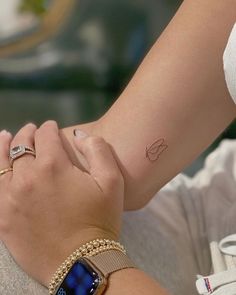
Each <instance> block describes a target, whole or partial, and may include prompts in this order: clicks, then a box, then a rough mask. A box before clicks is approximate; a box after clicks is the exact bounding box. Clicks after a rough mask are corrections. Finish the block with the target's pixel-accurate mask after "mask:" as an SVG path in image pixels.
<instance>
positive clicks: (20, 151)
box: [9, 145, 36, 166]
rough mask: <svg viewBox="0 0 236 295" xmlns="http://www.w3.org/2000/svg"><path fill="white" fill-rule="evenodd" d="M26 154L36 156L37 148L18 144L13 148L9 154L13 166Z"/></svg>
mask: <svg viewBox="0 0 236 295" xmlns="http://www.w3.org/2000/svg"><path fill="white" fill-rule="evenodd" d="M26 154H30V155H32V156H34V157H35V156H36V153H35V150H34V149H33V148H31V147H28V146H25V145H18V146H15V147H13V148H11V149H10V155H9V159H10V163H11V166H13V163H14V161H15V160H16V159H18V158H20V157H22V156H24V155H26Z"/></svg>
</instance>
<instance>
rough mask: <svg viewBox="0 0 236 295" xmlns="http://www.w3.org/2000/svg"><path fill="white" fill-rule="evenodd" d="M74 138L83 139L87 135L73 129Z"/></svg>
mask: <svg viewBox="0 0 236 295" xmlns="http://www.w3.org/2000/svg"><path fill="white" fill-rule="evenodd" d="M74 136H75V137H77V138H85V137H87V136H88V134H87V133H85V132H84V131H82V130H80V129H75V130H74Z"/></svg>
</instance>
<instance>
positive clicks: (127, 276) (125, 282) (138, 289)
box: [106, 269, 168, 295]
mask: <svg viewBox="0 0 236 295" xmlns="http://www.w3.org/2000/svg"><path fill="white" fill-rule="evenodd" d="M120 294H122V295H130V294H136V295H153V294H155V295H167V294H168V293H167V292H166V291H165V290H164V289H163V288H161V287H160V285H159V284H158V283H157V282H156V281H154V280H153V279H152V278H150V277H149V276H147V275H146V274H145V273H144V272H142V271H141V270H138V269H125V270H122V271H119V272H116V273H114V274H112V275H111V277H110V281H109V287H108V289H107V292H106V295H120Z"/></svg>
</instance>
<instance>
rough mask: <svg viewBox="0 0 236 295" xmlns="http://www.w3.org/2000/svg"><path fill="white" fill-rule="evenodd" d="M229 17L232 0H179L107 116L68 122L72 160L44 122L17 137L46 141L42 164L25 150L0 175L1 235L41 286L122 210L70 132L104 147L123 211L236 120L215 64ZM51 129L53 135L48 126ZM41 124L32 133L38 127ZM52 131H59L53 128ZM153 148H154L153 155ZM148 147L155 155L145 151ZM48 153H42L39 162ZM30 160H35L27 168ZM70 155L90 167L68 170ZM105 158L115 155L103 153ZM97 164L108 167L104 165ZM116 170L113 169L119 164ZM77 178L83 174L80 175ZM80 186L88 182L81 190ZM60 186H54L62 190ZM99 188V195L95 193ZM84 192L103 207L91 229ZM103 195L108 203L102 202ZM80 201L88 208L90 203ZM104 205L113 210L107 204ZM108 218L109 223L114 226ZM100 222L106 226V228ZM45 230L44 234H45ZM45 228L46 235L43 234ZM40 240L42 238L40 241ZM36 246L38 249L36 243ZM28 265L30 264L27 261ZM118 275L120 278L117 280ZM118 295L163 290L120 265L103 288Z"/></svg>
mask: <svg viewBox="0 0 236 295" xmlns="http://www.w3.org/2000/svg"><path fill="white" fill-rule="evenodd" d="M235 19H236V2H235V1H234V0H218V1H215V0H208V1H205V0H185V1H184V2H183V4H182V6H181V7H180V9H179V11H178V13H177V14H176V16H175V17H174V18H173V20H172V21H171V23H170V24H169V26H168V27H167V28H166V30H165V32H164V33H163V34H162V36H161V37H160V39H159V40H158V41H157V43H156V44H155V45H154V47H153V48H152V50H151V51H150V53H149V54H148V56H147V57H146V59H145V60H144V62H143V63H142V65H141V66H140V68H139V69H138V71H137V73H136V74H135V76H134V78H133V79H132V81H131V82H130V84H129V85H128V86H127V88H126V89H125V91H124V92H123V93H122V94H121V96H120V97H119V99H118V100H117V102H116V103H115V104H114V105H113V106H112V108H111V109H110V110H109V111H108V113H107V114H105V115H104V116H103V117H102V118H101V119H100V120H99V121H97V122H93V123H89V124H86V125H79V126H76V127H70V128H68V129H65V130H63V131H62V132H61V138H62V140H63V145H64V147H65V148H66V149H67V152H68V153H69V155H70V159H69V158H68V157H67V153H65V151H64V150H63V148H62V146H61V142H60V141H59V139H58V137H57V139H55V141H54V140H53V137H52V133H50V132H49V134H48V133H47V132H48V131H47V128H45V126H44V127H42V129H43V132H41V135H40V136H39V134H40V131H39V133H38V131H37V132H36V134H35V127H34V128H33V127H31V128H32V129H33V130H31V133H30V132H29V133H27V135H24V136H23V137H19V136H18V137H16V138H15V141H13V145H15V144H17V143H24V144H27V143H28V141H27V140H29V141H31V144H32V143H33V140H34V138H35V145H36V150H37V147H39V146H38V144H40V142H43V143H44V147H47V149H44V153H42V155H41V156H40V153H39V154H38V151H40V150H41V149H40V148H39V149H38V150H37V157H38V159H40V160H37V157H36V160H34V159H32V157H27V156H26V157H24V158H23V159H21V160H17V161H16V165H14V172H13V175H12V174H11V173H7V175H4V176H3V177H1V179H0V181H1V184H0V188H1V196H4V198H3V203H2V204H3V206H2V207H1V210H2V212H1V214H0V216H1V221H0V236H1V239H2V240H3V241H4V242H5V243H6V245H7V246H8V248H9V250H10V251H11V252H12V254H13V256H14V257H15V259H16V261H18V263H19V264H20V265H21V266H22V267H23V268H24V269H25V270H26V271H27V272H28V273H29V274H30V275H32V276H33V277H35V278H36V279H38V280H39V281H41V282H42V283H44V284H47V283H48V280H49V277H50V275H51V274H52V273H53V272H54V271H55V269H56V265H58V264H59V261H60V262H61V261H63V260H64V259H65V258H66V257H67V254H70V253H69V252H71V250H72V248H73V247H75V244H76V247H78V246H79V245H80V242H85V239H91V238H92V237H93V238H94V237H97V236H98V235H99V237H101V236H103V235H109V236H110V235H111V234H112V236H113V235H114V233H115V231H114V229H116V226H117V224H118V223H119V222H118V219H116V218H115V217H114V216H119V214H120V212H121V211H122V207H123V202H121V201H120V200H123V194H122V195H120V189H121V186H122V187H123V184H122V185H121V184H120V183H119V185H117V182H116V181H115V183H116V185H114V182H113V181H114V178H113V177H112V181H111V179H109V181H108V183H107V184H106V185H108V187H109V188H112V189H113V190H114V191H113V190H112V192H111V191H110V194H108V195H107V193H105V196H104V194H103V193H104V192H105V191H106V190H105V189H106V188H107V186H106V185H105V186H104V187H103V186H101V185H99V186H97V185H98V184H100V182H99V181H98V180H99V179H100V180H102V179H103V176H104V177H105V179H107V177H108V175H103V172H104V170H106V169H102V168H101V167H104V166H101V167H100V169H98V170H97V171H99V172H100V173H101V175H100V176H101V178H100V177H98V178H97V175H96V177H94V175H92V174H91V172H90V169H91V167H92V166H91V165H90V160H91V159H90V157H89V155H88V154H86V153H85V151H84V150H83V149H82V147H81V146H78V145H77V143H75V142H74V137H73V130H74V129H75V128H76V129H77V128H79V129H81V130H84V131H87V133H88V134H90V135H100V136H102V137H104V139H105V140H106V142H108V143H109V144H110V145H111V147H112V150H113V153H114V155H115V157H116V159H117V161H118V164H119V166H120V168H121V170H122V174H123V175H124V182H125V200H124V201H125V206H124V207H125V208H126V209H136V208H140V207H142V206H143V205H145V204H146V203H147V202H148V201H149V200H150V198H151V197H152V196H153V195H154V193H155V192H156V191H158V190H159V189H160V188H161V187H162V186H163V185H164V184H165V183H166V182H167V181H169V180H170V179H171V178H172V177H173V176H175V175H176V174H177V173H178V172H179V171H181V170H182V169H183V168H184V167H185V166H186V165H188V164H189V163H190V162H192V160H193V159H195V158H196V156H197V155H199V154H200V153H201V152H202V151H203V150H204V149H205V148H206V147H207V146H208V145H209V144H210V143H211V142H212V141H213V140H214V139H215V138H216V137H217V136H218V135H219V134H220V133H221V132H222V131H223V130H224V129H225V128H226V127H227V126H228V125H229V124H230V122H231V121H232V120H233V119H234V118H235V112H236V111H235V105H234V103H233V102H232V99H231V97H230V95H229V93H228V90H227V87H226V83H225V80H224V73H223V65H222V55H223V51H224V48H225V45H226V42H227V39H228V36H229V33H230V31H231V29H232V27H233V24H234V22H235ZM46 127H47V125H46ZM48 128H49V127H48ZM50 128H52V126H51V127H50ZM50 128H49V130H51V129H50ZM53 128H54V129H53V130H54V132H55V130H56V127H55V125H54V127H53ZM42 129H39V130H41V131H42ZM56 133H57V135H58V131H57V132H56ZM54 135H55V133H54ZM2 136H3V135H2ZM47 136H48V137H47ZM38 137H39V138H40V140H38ZM95 138H96V137H95ZM16 139H17V140H16ZM99 140H100V139H99ZM163 140H164V141H163ZM10 141H11V139H10V136H9V135H8V139H6V134H5V135H4V139H3V137H2V138H1V141H0V142H1V152H0V154H1V155H2V157H1V161H0V162H1V165H4V167H5V166H6V167H8V166H9V163H8V158H7V156H6V155H7V152H8V150H9V145H10ZM4 142H5V144H3V143H4ZM52 142H53V143H54V144H52ZM158 142H159V144H158V147H157V148H156V144H157V143H158ZM29 144H30V143H29ZM51 144H52V146H53V148H52V146H51ZM101 145H102V144H100V148H101ZM153 147H155V148H156V151H154V152H153V151H152V148H153ZM41 148H42V146H41ZM93 148H95V147H94V146H93ZM100 148H99V149H97V148H95V151H96V156H97V155H99V154H100V152H101V154H102V158H103V160H104V161H105V160H106V159H107V157H108V158H110V156H109V155H110V150H109V149H105V151H104V150H103V149H102V151H101V149H100ZM58 149H59V150H58ZM77 149H78V150H77ZM150 149H151V151H152V152H153V153H152V152H151V153H150ZM85 150H86V149H85ZM49 151H50V152H49ZM47 152H49V154H47ZM153 154H154V159H153V158H152V156H153ZM55 155H57V157H55ZM90 156H91V154H90ZM45 159H47V161H46V162H45ZM58 159H60V161H59V160H58ZM93 159H96V157H93ZM32 161H33V162H34V164H33V165H31V163H32ZM72 161H73V163H74V164H76V166H78V167H82V168H83V169H84V170H86V171H87V172H88V173H87V174H86V173H85V172H82V170H80V169H78V168H75V165H72ZM109 161H113V160H111V158H110V160H109ZM105 162H106V161H105ZM62 163H63V166H62ZM109 163H110V162H109ZM100 164H101V163H100ZM113 164H114V162H113ZM29 165H31V166H30V171H31V172H32V173H30V175H29V173H27V175H25V174H24V173H25V171H28V170H29ZM102 165H105V164H104V162H103V161H102ZM76 169H77V170H76ZM116 169H118V168H117V166H116ZM116 169H115V170H116ZM72 171H73V172H72ZM74 171H76V173H75V172H74ZM108 171H109V169H108ZM116 171H117V170H116ZM65 172H66V173H65ZM73 173H75V175H76V179H75V175H74V174H73ZM78 174H80V176H81V177H78ZM24 175H25V177H23V176H24ZM66 175H70V177H68V176H66ZM82 175H83V176H82ZM85 175H86V176H85ZM109 175H110V173H109ZM116 177H117V175H116ZM108 178H109V177H108ZM39 179H40V180H41V181H39ZM45 179H47V180H49V179H50V180H51V181H47V183H46V185H45V186H43V187H42V185H41V183H42V182H43V183H45ZM119 179H120V178H119ZM116 180H117V179H116ZM64 181H65V182H64ZM71 181H72V182H71ZM110 181H111V183H110ZM122 183H123V182H122ZM62 184H63V185H62ZM85 184H88V185H86V186H85ZM58 186H59V187H60V188H61V189H60V190H59V191H58V190H57V187H58ZM101 187H103V189H104V191H103V190H102V191H101V189H99V188H101ZM64 189H66V190H64ZM71 190H72V191H71ZM117 191H119V193H117ZM113 193H115V197H114V198H115V200H116V202H118V204H119V206H118V208H119V210H120V211H119V214H118V215H114V216H113V214H114V213H115V212H117V211H114V212H113V211H112V212H113V214H112V215H111V216H112V217H110V218H109V216H110V215H106V214H107V213H108V212H109V210H107V208H106V207H105V208H106V210H105V211H104V212H103V213H106V214H101V212H102V210H103V206H102V205H101V204H104V205H106V204H107V200H109V197H111V196H113ZM116 193H117V195H116ZM68 196H69V198H71V200H73V202H72V203H73V206H72V205H71V206H72V207H69V205H68ZM85 196H86V197H87V198H85ZM90 196H91V197H92V196H93V198H96V197H97V198H98V199H99V200H100V201H101V203H99V208H100V210H101V211H100V210H99V212H97V211H95V213H94V214H95V216H96V217H97V218H96V220H90V222H91V223H92V224H93V225H94V226H93V227H92V229H93V230H94V231H92V233H91V232H90V230H91V227H90V226H89V230H88V227H87V225H88V224H90V222H85V220H86V219H85V220H84V218H85V217H86V216H88V214H87V213H88V212H90V211H89V210H91V208H93V207H91V206H92V205H93V204H91V203H90ZM104 199H105V200H106V202H105V203H103V201H104ZM39 200H40V201H39ZM53 200H54V201H53ZM58 200H60V202H58ZM77 202H78V203H77ZM80 202H82V203H83V202H84V203H83V206H81V204H80ZM87 202H88V203H87ZM29 204H30V205H31V206H29ZM55 204H56V208H55ZM86 204H87V205H88V204H89V206H88V207H87V205H86ZM76 205H77V206H78V208H77V209H78V210H80V212H81V215H80V214H76V218H79V219H78V220H77V219H76V218H75V216H74V218H75V219H73V218H72V220H73V223H72V224H75V225H76V226H75V228H74V232H73V231H72V229H71V224H70V228H69V227H67V226H68V224H66V222H65V221H66V220H69V219H70V223H71V210H72V211H73V209H74V208H76ZM110 206H111V208H113V207H112V204H110ZM32 208H33V210H32ZM65 208H66V212H67V214H68V215H67V218H66V216H64V218H63V221H64V222H63V226H62V227H61V226H59V225H61V222H60V218H58V214H56V213H54V214H51V213H52V212H54V211H55V212H57V213H58V212H59V213H61V214H64V209H65ZM96 208H97V206H96ZM96 208H94V210H95V209H96ZM55 209H56V210H55ZM109 209H110V208H109ZM113 209H114V210H116V209H115V208H113ZM68 212H69V213H68ZM41 214H42V218H39V219H37V218H35V216H41ZM44 214H46V215H44ZM65 214H66V213H65ZM100 214H101V215H100ZM89 215H90V214H89ZM104 215H105V218H106V220H105V221H104V219H103V218H104ZM59 216H60V214H59ZM82 217H83V218H82ZM16 218H17V221H18V222H16ZM107 218H108V220H107ZM113 219H114V220H113ZM107 221H109V222H107ZM113 221H114V222H115V224H113V223H112V222H113ZM77 222H78V223H77ZM94 222H95V224H94ZM96 222H98V224H96ZM116 222H117V223H116ZM55 224H56V225H57V226H55ZM104 224H105V225H107V226H105V227H104ZM77 226H78V227H79V230H78V228H77ZM45 228H47V229H51V230H49V231H45V230H44V229H45ZM55 228H57V231H55ZM26 229H27V230H26ZM42 229H43V230H42ZM87 230H88V231H87ZM38 231H39V233H40V234H38ZM68 231H69V232H70V235H69V237H68V236H67V233H68ZM48 232H49V233H51V235H49V236H48ZM79 232H80V234H81V235H79ZM36 233H37V234H36ZM85 233H86V234H85ZM22 237H24V238H22ZM52 237H53V239H52ZM62 237H63V241H66V244H64V243H63V245H64V246H63V247H61V248H60V249H59V248H58V243H59V241H61V240H62ZM82 237H83V238H82ZM42 242H43V243H45V244H43V245H42V244H40V243H42ZM38 243H39V245H41V247H39V246H37V245H38ZM16 244H17V248H16V247H15V245H16ZM41 249H43V251H42V250H41ZM29 253H30V255H29ZM31 255H32V257H35V260H34V259H33V260H32V259H29V257H31ZM37 255H39V257H41V260H40V261H43V263H42V262H41V266H43V267H41V269H43V272H42V273H38V271H37V264H38V263H39V259H37V257H36V256H37ZM29 260H30V261H29ZM32 261H34V263H35V264H32ZM121 281H122V284H120V282H121ZM137 281H138V283H137ZM146 286H148V290H147V287H146ZM133 288H136V289H133ZM118 290H119V291H118ZM134 290H135V292H134ZM115 292H116V293H115ZM118 292H119V294H131V293H133V292H134V293H135V294H165V291H162V290H161V289H160V287H159V286H158V285H157V284H156V283H155V282H152V281H151V280H150V279H149V278H148V277H147V276H146V275H145V274H143V273H142V272H140V271H139V270H127V271H120V272H117V273H116V274H114V275H113V276H112V277H111V285H110V287H109V290H108V291H107V294H112V295H113V294H118Z"/></svg>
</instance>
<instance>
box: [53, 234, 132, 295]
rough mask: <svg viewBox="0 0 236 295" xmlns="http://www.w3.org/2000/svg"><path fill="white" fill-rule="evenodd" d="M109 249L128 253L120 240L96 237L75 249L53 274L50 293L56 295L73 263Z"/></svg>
mask: <svg viewBox="0 0 236 295" xmlns="http://www.w3.org/2000/svg"><path fill="white" fill-rule="evenodd" d="M108 250H117V251H120V252H122V253H124V254H126V251H125V248H124V246H122V245H121V244H120V243H119V242H116V241H112V240H107V239H96V240H93V241H90V242H88V243H86V244H85V245H83V246H81V247H80V248H78V249H77V250H75V251H74V252H73V253H72V254H71V255H70V256H69V257H68V258H67V259H66V260H65V262H64V263H63V264H62V265H61V266H60V267H59V268H58V269H57V271H56V273H55V274H54V275H53V277H52V279H51V282H50V284H49V294H50V295H54V293H55V290H56V288H57V286H58V285H59V284H61V282H62V281H63V280H64V278H65V277H66V275H67V273H68V272H69V270H70V268H71V267H72V265H73V264H74V263H75V262H76V261H77V260H78V259H80V258H82V257H92V256H95V255H97V254H99V253H102V252H105V251H108Z"/></svg>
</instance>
